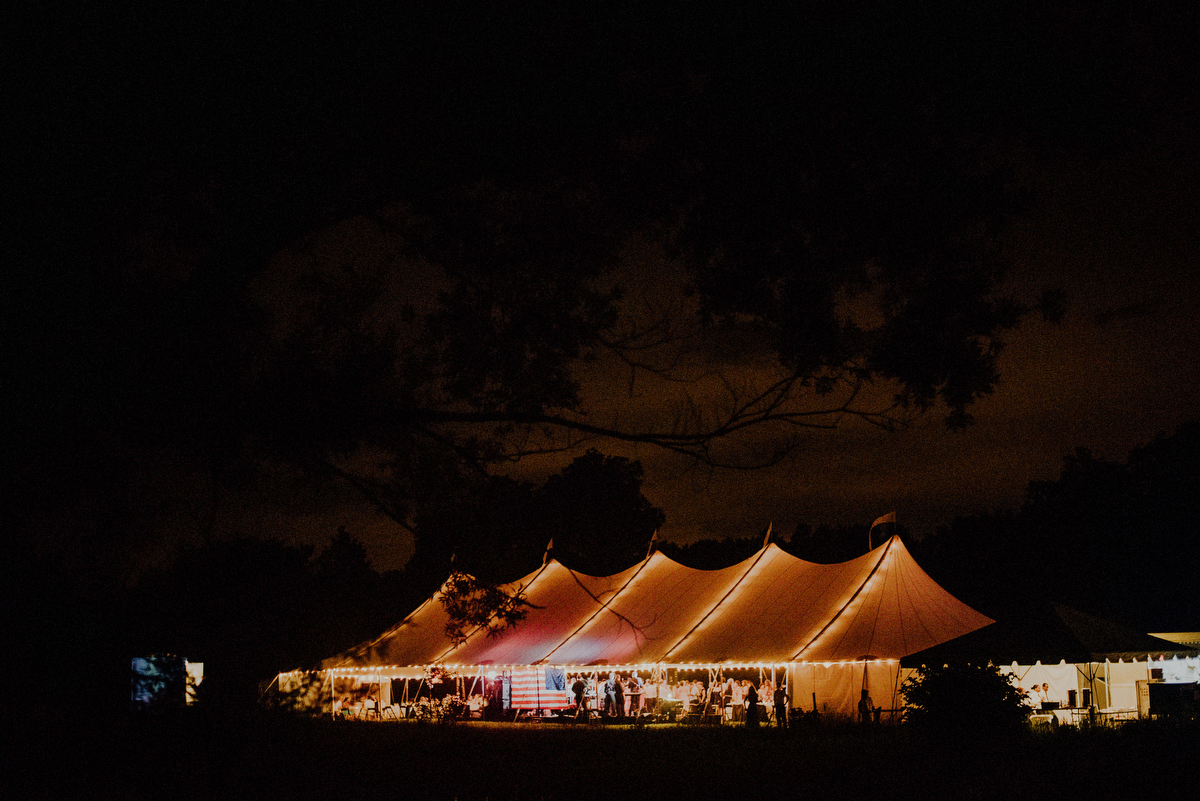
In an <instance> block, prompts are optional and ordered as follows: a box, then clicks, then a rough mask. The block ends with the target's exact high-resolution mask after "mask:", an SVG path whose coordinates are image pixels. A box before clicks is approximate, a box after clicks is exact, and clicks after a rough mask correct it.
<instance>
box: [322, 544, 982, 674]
mask: <svg viewBox="0 0 1200 801" xmlns="http://www.w3.org/2000/svg"><path fill="white" fill-rule="evenodd" d="M506 588H507V589H508V590H510V591H517V590H519V591H521V592H523V593H524V594H525V597H526V599H527V600H528V601H529V603H530V605H531V606H530V608H529V609H528V614H527V615H526V617H525V619H524V620H523V621H521V622H520V623H519V624H518V625H517V626H516V627H514V628H511V629H507V630H504V631H502V632H500V633H499V634H497V635H495V636H489V635H488V633H487V632H486V631H484V630H476V631H474V632H472V633H471V634H469V635H468V637H467V639H466V641H465V642H463V643H461V644H460V645H455V644H454V643H452V642H451V641H450V640H449V639H448V638H447V637H446V634H445V626H446V623H447V614H446V611H445V609H444V608H443V606H442V604H441V602H440V591H439V593H435V594H434V596H433V597H432V598H430V599H429V600H427V601H426V602H425V603H424V604H422V605H421V606H420V607H419V608H418V609H417V610H416V611H414V612H413V613H412V614H411V615H409V616H408V617H407V618H405V619H404V620H403V621H401V622H400V623H399V624H398V625H396V626H394V627H393V628H391V629H390V630H388V631H386V632H384V633H383V634H382V635H381V636H379V637H378V638H376V639H374V640H370V641H368V642H365V643H363V644H361V645H359V646H358V647H356V648H353V649H351V650H350V651H348V652H346V653H343V654H341V655H339V656H337V657H334V658H332V659H329V660H326V661H325V662H324V663H323V664H322V667H323V668H347V667H372V666H420V665H433V664H445V665H460V666H467V665H476V666H477V665H497V666H499V665H538V664H547V665H576V666H584V665H598V664H609V665H639V664H640V665H650V664H658V665H695V664H781V663H788V662H840V661H853V660H859V659H864V658H869V659H899V658H900V657H902V656H906V655H908V654H911V653H914V652H917V651H920V650H923V649H925V648H929V647H932V646H934V645H937V644H938V643H941V642H945V641H946V640H950V639H952V638H955V637H959V636H961V635H963V634H966V633H968V632H971V631H974V630H976V629H978V628H980V627H982V626H986V625H988V624H989V623H991V622H992V621H991V619H989V618H987V617H985V616H983V615H981V614H979V613H978V612H976V611H974V610H973V609H971V608H969V607H968V606H966V605H965V604H963V603H961V602H960V601H958V600H957V599H956V598H954V597H953V596H951V595H950V594H949V593H947V592H946V591H945V590H943V589H942V588H941V587H940V586H938V585H937V584H936V583H935V582H934V581H933V580H932V579H931V578H929V576H928V575H926V573H925V572H924V571H923V570H921V568H920V567H919V566H917V564H916V562H914V561H913V559H912V556H911V555H910V554H909V552H908V550H907V549H906V548H905V547H904V545H903V543H902V542H901V541H900V539H899V538H898V537H892V538H891V539H890V540H888V541H887V542H886V543H884V544H882V545H880V546H879V547H877V548H875V549H874V550H872V551H871V552H869V553H867V554H864V555H863V556H860V557H859V558H857V559H854V560H851V561H849V562H843V563H841V564H833V565H821V564H815V563H812V562H806V561H803V560H801V559H798V558H796V557H794V556H792V555H791V554H788V553H787V552H785V551H783V550H781V549H780V548H779V547H778V546H776V545H774V544H770V545H767V546H766V547H764V548H763V549H762V550H760V551H759V552H758V553H756V554H755V555H754V556H752V557H750V558H748V559H746V560H745V561H742V562H739V563H738V564H736V565H732V566H730V567H727V568H723V569H720V570H697V569H695V568H690V567H686V566H685V565H681V564H679V563H678V562H675V561H672V560H671V559H669V558H667V557H666V556H663V555H662V554H661V553H654V554H652V555H651V556H649V557H648V558H647V559H645V560H643V561H642V562H640V563H639V564H637V565H634V566H633V567H631V568H629V569H628V570H625V571H623V572H621V573H617V574H615V575H612V576H599V577H598V576H587V575H583V574H581V573H578V572H575V571H573V570H571V569H570V568H567V567H566V566H564V565H562V564H561V563H559V562H557V561H555V560H553V559H551V560H549V561H548V562H547V563H546V564H545V565H543V566H542V567H541V568H539V569H538V570H535V571H534V572H532V573H530V574H529V575H527V576H525V577H524V578H522V579H520V580H519V581H516V582H513V583H511V584H509V585H506Z"/></svg>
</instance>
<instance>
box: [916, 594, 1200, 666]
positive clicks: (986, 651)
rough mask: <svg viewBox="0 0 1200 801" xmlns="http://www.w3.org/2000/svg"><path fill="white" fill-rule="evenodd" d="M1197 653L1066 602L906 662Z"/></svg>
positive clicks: (1000, 662) (1030, 612) (1075, 659)
mask: <svg viewBox="0 0 1200 801" xmlns="http://www.w3.org/2000/svg"><path fill="white" fill-rule="evenodd" d="M1196 653H1197V652H1196V651H1194V650H1192V649H1188V648H1185V647H1184V646H1181V645H1179V644H1177V643H1173V642H1169V641H1167V640H1163V639H1159V638H1158V637H1152V636H1150V635H1149V634H1141V633H1139V632H1137V631H1134V630H1133V629H1131V628H1129V627H1128V626H1124V625H1122V624H1120V623H1116V622H1113V621H1111V620H1103V619H1101V618H1098V617H1094V616H1092V615H1089V614H1087V613H1085V612H1080V611H1079V610H1078V609H1072V608H1071V607H1069V606H1063V605H1061V604H1047V605H1043V606H1039V607H1034V608H1032V609H1029V610H1026V611H1025V612H1024V613H1023V614H1020V615H1018V616H1016V617H1014V618H1011V619H1007V620H1003V621H1001V622H999V623H996V624H995V625H992V626H988V627H987V628H986V629H982V630H979V631H975V632H972V633H970V634H967V635H965V636H963V637H960V638H958V639H956V640H954V641H953V642H947V643H944V644H940V645H937V646H935V647H933V648H930V649H929V650H927V651H922V652H920V653H916V654H913V655H911V656H909V657H908V658H906V659H904V660H902V663H901V664H903V665H904V666H906V667H917V666H919V665H930V664H945V663H947V662H961V661H966V662H972V661H974V662H984V661H990V662H992V663H993V664H997V665H1007V664H1011V663H1013V662H1016V663H1018V664H1021V665H1032V664H1034V663H1035V662H1042V663H1046V664H1050V663H1056V662H1060V661H1066V662H1071V663H1075V664H1081V663H1086V662H1103V661H1104V660H1106V659H1108V660H1111V661H1113V662H1115V661H1117V660H1119V659H1124V660H1126V661H1129V660H1132V659H1140V660H1144V659H1146V657H1147V656H1149V657H1151V658H1154V659H1157V658H1159V657H1160V656H1162V657H1171V656H1175V655H1177V656H1188V655H1192V656H1194V655H1195V654H1196Z"/></svg>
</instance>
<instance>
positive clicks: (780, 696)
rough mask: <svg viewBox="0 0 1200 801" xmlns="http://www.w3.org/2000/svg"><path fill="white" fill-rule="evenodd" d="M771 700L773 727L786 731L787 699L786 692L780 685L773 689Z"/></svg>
mask: <svg viewBox="0 0 1200 801" xmlns="http://www.w3.org/2000/svg"><path fill="white" fill-rule="evenodd" d="M773 700H774V702H775V725H776V726H778V727H780V728H781V729H786V728H787V725H788V697H787V690H785V689H784V688H783V685H782V684H781V685H779V686H778V687H776V688H775V695H774V698H773Z"/></svg>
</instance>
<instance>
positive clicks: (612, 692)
mask: <svg viewBox="0 0 1200 801" xmlns="http://www.w3.org/2000/svg"><path fill="white" fill-rule="evenodd" d="M616 705H617V674H616V673H615V672H614V673H609V674H608V680H607V681H606V682H604V706H603V707H602V709H603V712H604V716H605V717H612V716H613V715H615V714H616V709H615V708H616Z"/></svg>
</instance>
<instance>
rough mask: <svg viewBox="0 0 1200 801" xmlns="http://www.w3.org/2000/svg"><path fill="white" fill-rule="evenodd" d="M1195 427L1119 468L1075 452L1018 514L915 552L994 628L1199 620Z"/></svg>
mask: <svg viewBox="0 0 1200 801" xmlns="http://www.w3.org/2000/svg"><path fill="white" fill-rule="evenodd" d="M1197 520H1200V425H1197V424H1194V423H1189V424H1185V425H1183V426H1181V427H1180V428H1179V429H1178V430H1177V431H1176V432H1175V433H1174V434H1172V435H1170V436H1160V437H1159V438H1157V439H1155V440H1154V441H1153V442H1151V443H1149V444H1147V445H1144V446H1142V447H1140V448H1136V449H1134V450H1133V451H1131V452H1130V453H1129V455H1128V457H1127V458H1126V459H1125V460H1124V461H1107V460H1104V459H1099V458H1097V457H1096V456H1094V455H1093V454H1091V453H1090V452H1088V451H1087V450H1085V449H1079V450H1077V451H1076V452H1075V453H1074V454H1072V455H1070V456H1068V457H1067V458H1066V459H1065V463H1064V465H1063V470H1062V474H1061V475H1060V477H1059V478H1058V479H1057V480H1055V481H1034V482H1031V483H1030V485H1029V487H1028V489H1027V491H1026V497H1025V502H1024V504H1023V505H1022V507H1021V508H1020V509H1019V510H1017V511H999V512H995V513H992V514H988V515H978V516H972V517H960V518H958V519H956V520H954V521H953V522H952V523H951V524H950V525H949V526H946V527H944V528H941V529H939V530H938V531H937V532H936V534H935V535H934V536H931V537H927V538H925V539H924V540H921V541H919V542H915V543H911V544H910V548H911V550H912V552H913V555H914V556H915V558H916V559H917V561H918V562H919V563H920V564H921V566H922V567H924V568H925V569H926V570H927V571H928V572H929V574H930V575H931V576H933V577H934V578H935V579H936V580H937V581H938V582H939V583H940V584H941V585H942V586H944V587H945V588H946V589H947V590H949V591H950V592H952V593H954V594H955V595H957V596H958V597H959V598H961V599H962V600H963V601H965V602H967V603H969V604H971V605H973V606H976V607H977V608H979V609H980V610H981V611H983V612H985V613H987V614H990V615H992V616H993V617H995V616H997V615H1001V614H1006V613H1008V614H1012V613H1019V612H1020V611H1021V610H1022V609H1024V608H1027V606H1028V604H1029V603H1030V602H1038V601H1059V602H1062V603H1066V604H1068V605H1072V606H1076V607H1078V608H1080V609H1084V610H1086V611H1090V612H1092V613H1093V614H1097V615H1101V616H1104V617H1109V618H1112V619H1116V620H1120V621H1122V622H1125V623H1128V624H1129V625H1131V626H1133V627H1135V628H1136V629H1138V630H1140V631H1173V630H1174V631H1181V630H1183V631H1187V630H1191V629H1192V628H1194V627H1195V625H1196V622H1197V621H1198V620H1200V599H1198V598H1197V595H1196V571H1197V567H1198V566H1200V542H1198V541H1197V537H1196V525H1197Z"/></svg>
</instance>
